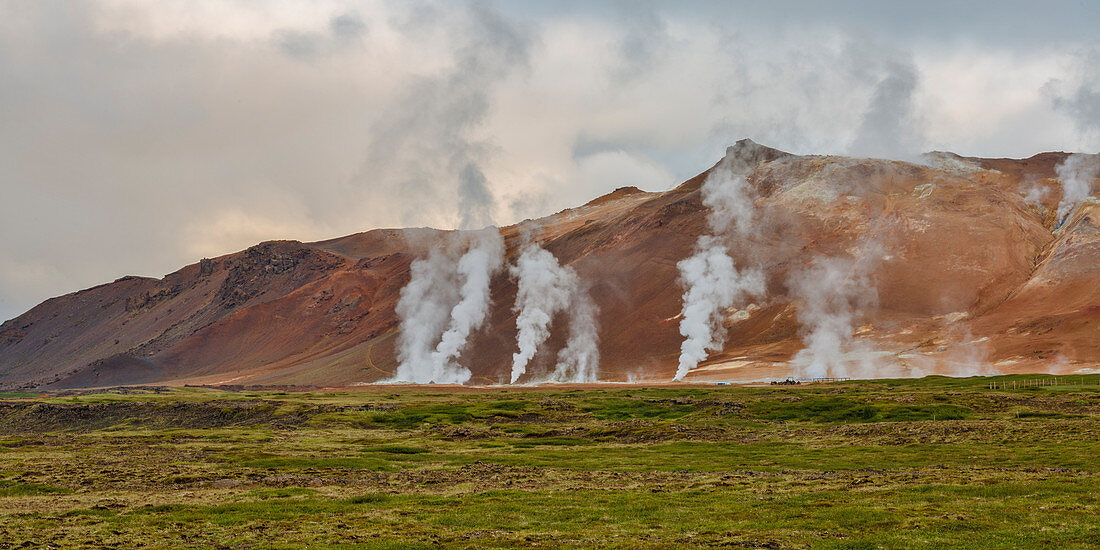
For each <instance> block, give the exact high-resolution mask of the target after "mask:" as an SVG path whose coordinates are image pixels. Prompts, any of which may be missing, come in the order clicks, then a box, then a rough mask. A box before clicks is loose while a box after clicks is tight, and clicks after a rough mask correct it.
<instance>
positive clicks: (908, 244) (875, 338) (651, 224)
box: [0, 140, 1100, 387]
mask: <svg viewBox="0 0 1100 550" xmlns="http://www.w3.org/2000/svg"><path fill="white" fill-rule="evenodd" d="M727 154H728V155H739V156H742V157H750V158H752V160H753V161H755V162H757V164H756V168H755V170H753V172H752V173H751V174H750V176H749V178H748V181H749V183H750V184H751V186H752V187H753V189H754V191H755V193H756V196H757V200H756V207H757V211H758V213H759V216H758V218H759V220H760V222H759V224H758V227H757V228H756V229H757V231H756V237H755V238H753V239H751V240H749V241H745V242H733V241H731V243H730V244H731V252H732V254H733V255H734V257H735V258H736V260H737V261H738V263H739V264H740V265H744V264H752V265H760V266H761V267H762V268H763V269H764V271H765V272H766V274H767V280H768V296H767V297H766V298H765V299H763V300H759V301H758V303H756V304H752V305H751V306H749V307H747V308H743V309H742V310H741V311H730V312H728V313H729V318H728V320H727V321H726V323H725V327H726V329H727V330H728V338H727V343H726V347H725V349H724V350H723V351H722V352H720V353H716V354H714V355H713V356H712V357H711V358H710V359H709V360H708V361H707V362H705V363H704V364H703V365H701V367H700V369H699V370H698V371H696V372H695V373H693V375H692V377H694V378H697V379H731V380H752V379H766V378H783V377H785V376H788V375H790V374H791V373H792V371H791V367H790V365H789V364H788V361H789V360H790V359H791V357H792V356H793V355H794V354H795V353H796V352H797V351H798V350H799V349H801V348H802V347H803V345H804V343H803V336H804V334H805V331H806V327H805V326H804V323H802V322H800V318H799V311H800V308H802V307H805V304H804V302H803V301H802V300H799V299H794V297H792V295H791V290H790V288H789V286H790V285H789V282H790V281H791V280H792V278H793V277H796V276H798V274H800V273H805V272H806V270H808V269H809V268H811V267H813V266H814V265H817V263H819V262H821V261H824V260H823V259H824V258H843V257H850V256H852V255H853V254H854V255H864V256H868V255H874V257H873V258H871V259H872V260H873V262H872V264H871V265H872V266H873V267H872V269H871V271H870V273H869V276H868V277H869V281H870V283H869V284H870V285H872V286H873V288H872V289H870V294H871V295H873V297H874V300H873V301H872V302H871V303H870V304H868V305H867V306H866V307H863V308H861V309H860V310H859V311H858V312H857V315H856V317H857V318H856V319H855V320H854V322H855V325H854V326H853V330H854V331H855V333H856V335H857V340H858V341H860V342H861V345H863V346H864V347H865V348H866V349H868V350H871V352H870V353H873V354H874V356H875V357H876V358H877V359H876V361H875V364H876V367H875V368H876V369H881V371H880V372H878V371H876V372H874V373H871V374H879V375H884V376H887V375H888V376H898V375H920V374H927V373H933V372H942V373H950V374H964V373H966V372H970V370H973V369H979V370H980V369H985V370H986V371H993V370H1003V371H1012V372H1016V371H1026V370H1042V371H1047V370H1054V371H1057V372H1072V371H1076V370H1079V369H1089V368H1093V367H1095V365H1096V363H1097V362H1100V345H1098V344H1097V341H1098V338H1097V337H1098V336H1100V329H1097V328H1096V327H1097V325H1100V323H1098V321H1100V290H1098V289H1100V271H1097V268H1096V267H1095V266H1096V265H1098V263H1100V262H1098V261H1100V237H1098V235H1100V229H1098V225H1097V223H1098V222H1097V220H1098V219H1100V217H1098V216H1100V209H1098V208H1100V207H1098V206H1097V205H1096V204H1095V203H1091V202H1086V204H1084V205H1082V206H1081V207H1080V208H1078V209H1077V211H1075V212H1074V213H1073V215H1072V217H1071V219H1070V221H1069V222H1067V223H1066V224H1065V227H1063V228H1060V229H1059V230H1058V231H1057V232H1054V227H1053V226H1054V223H1055V220H1054V214H1053V208H1054V207H1055V206H1056V205H1057V203H1058V200H1059V199H1060V186H1059V185H1058V182H1057V181H1055V180H1054V179H1053V178H1054V177H1055V172H1054V169H1055V166H1056V165H1057V164H1058V163H1059V162H1061V161H1062V160H1063V159H1064V158H1065V154H1063V153H1044V154H1041V155H1036V156H1035V157H1032V158H1030V159H1022V160H1014V159H972V158H963V157H958V156H955V155H951V154H947V153H936V154H932V155H930V156H929V157H928V162H927V165H916V164H909V163H903V162H891V161H883V160H867V159H851V158H845V157H826V156H794V155H789V154H786V153H782V152H780V151H776V150H774V149H768V148H765V147H761V146H759V145H756V144H754V143H752V142H750V141H747V140H746V141H742V142H738V144H737V145H735V146H734V147H731V148H730V150H729V151H727ZM708 172H709V171H708ZM708 172H704V173H703V174H700V175H699V176H697V177H695V178H692V179H691V180H689V181H687V182H685V183H684V184H682V185H680V186H679V187H677V188H675V189H672V190H670V191H667V192H664V193H646V192H642V191H638V190H636V189H633V188H626V189H621V190H618V191H616V192H614V193H612V194H609V195H607V196H605V197H601V198H599V199H596V200H594V201H592V202H590V203H588V204H586V205H584V206H581V207H578V208H574V209H569V210H565V211H562V212H559V213H557V214H554V215H552V216H548V217H546V218H543V219H541V220H538V222H539V223H540V225H541V228H542V233H541V235H540V237H541V241H542V242H543V244H544V246H545V247H546V248H547V249H548V250H550V251H551V252H552V253H553V254H554V255H555V256H556V257H557V258H558V259H559V260H560V261H561V262H562V263H563V264H570V265H572V266H573V267H574V268H575V269H576V270H577V272H578V273H579V274H580V275H581V277H582V278H584V280H586V281H587V282H588V283H589V284H590V285H591V294H592V296H593V297H594V299H595V301H596V303H597V305H598V307H599V310H600V313H599V321H600V327H601V329H600V351H601V356H602V361H601V377H602V378H604V379H610V380H623V379H627V378H639V379H657V380H659V379H668V378H670V377H671V376H672V373H673V372H674V371H675V367H676V361H677V356H678V354H679V346H680V341H681V336H680V335H679V332H678V323H679V317H678V316H679V313H680V308H681V305H682V303H681V294H682V288H681V287H680V286H679V284H678V277H679V272H678V270H677V267H676V264H677V262H679V261H680V260H682V259H684V258H685V257H687V256H688V255H690V254H691V252H692V247H693V244H694V242H695V240H696V239H697V237H698V236H699V235H700V233H702V232H703V231H704V230H705V228H706V219H705V218H706V214H707V211H706V209H705V208H704V207H703V205H702V202H701V196H700V186H701V184H702V183H703V181H704V179H705V178H706V176H707V174H708ZM1037 185H1038V186H1042V187H1043V188H1045V189H1047V191H1046V195H1045V196H1044V197H1043V198H1042V200H1041V202H1040V203H1039V204H1034V203H1028V202H1026V201H1025V200H1024V194H1025V193H1026V192H1027V190H1028V189H1031V188H1033V187H1035V186H1037ZM445 233H446V232H442V231H436V230H431V229H413V230H394V229H385V230H374V231H369V232H366V233H359V234H356V235H351V236H348V237H343V238H338V239H332V240H328V241H322V242H317V243H299V242H294V241H277V242H268V243H262V244H260V245H257V246H255V247H252V248H250V249H248V250H245V251H242V252H239V253H236V254H230V255H227V256H223V257H220V258H214V259H211V260H203V261H202V262H200V263H197V264H193V265H190V266H187V267H185V268H183V269H181V270H180V271H178V272H176V273H172V274H170V275H168V276H166V277H165V278H163V279H148V278H137V277H127V278H123V279H120V280H118V281H115V282H114V283H110V284H106V285H101V286H98V287H95V288H92V289H88V290H84V291H81V292H76V293H73V294H69V295H66V296H61V297H58V298H53V299H51V300H47V301H46V302H43V303H42V304H41V305H39V306H37V307H35V308H34V309H32V310H30V311H28V312H27V313H25V314H23V315H21V316H19V317H17V318H16V319H12V320H10V321H8V322H6V323H4V324H3V325H0V385H3V386H7V387H33V386H43V385H52V386H61V387H79V386H100V385H113V384H131V383H149V382H173V383H184V382H202V383H234V384H260V383H263V384H267V383H290V384H315V385H335V384H354V383H366V382H373V381H377V380H379V379H382V378H384V377H386V376H388V375H389V373H392V371H393V369H394V368H395V366H396V362H397V361H396V358H395V352H394V347H395V343H396V329H397V325H398V320H397V319H396V317H395V314H394V307H395V305H396V303H397V300H398V298H399V293H400V289H401V288H402V287H403V286H404V284H405V283H406V282H407V281H408V277H409V266H410V265H411V263H412V261H413V260H415V259H416V258H417V257H420V256H423V255H424V254H426V253H427V251H428V250H430V249H431V247H432V246H435V245H438V244H439V243H440V242H442V239H443V238H444V236H445ZM501 233H502V235H503V236H504V237H505V242H506V247H507V255H508V257H509V258H511V257H512V256H514V255H515V254H516V253H517V252H518V248H519V246H520V244H521V243H520V238H519V229H518V228H517V227H516V226H511V227H505V228H502V229H501ZM876 251H877V252H876ZM515 294H516V284H515V281H513V280H511V279H510V278H509V276H508V275H507V272H506V271H504V272H502V273H500V274H499V275H498V276H497V277H496V278H495V279H494V280H493V284H492V299H493V306H492V311H491V313H490V318H489V321H488V322H487V323H486V326H485V327H484V328H483V329H482V330H481V331H480V332H478V333H476V334H475V335H474V337H473V338H472V341H471V343H470V346H469V347H468V349H467V351H466V352H465V353H464V355H463V357H462V358H461V362H462V363H463V364H465V365H467V366H468V367H470V368H471V369H472V370H473V371H474V375H475V378H474V380H473V382H474V383H496V382H502V381H505V380H506V377H507V374H506V373H507V370H508V366H509V365H510V361H511V354H512V353H513V352H514V351H515V330H516V329H515V312H514V311H513V310H512V304H513V301H514V299H515ZM559 332H560V331H559ZM562 339H563V336H562V335H561V334H557V333H555V334H554V335H553V336H552V337H551V339H550V341H549V342H548V344H547V345H546V346H544V348H545V349H543V350H541V351H540V352H539V354H538V355H537V356H536V357H535V360H534V361H533V362H532V366H531V370H530V371H531V372H532V373H535V374H537V373H539V372H540V370H545V369H547V368H549V367H550V363H551V362H552V359H553V357H554V354H555V353H556V351H557V349H558V348H559V347H560V346H561V345H563V342H562ZM692 377H689V379H690V378H692Z"/></svg>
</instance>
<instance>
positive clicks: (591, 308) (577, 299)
mask: <svg viewBox="0 0 1100 550" xmlns="http://www.w3.org/2000/svg"><path fill="white" fill-rule="evenodd" d="M510 271H511V273H512V276H513V277H516V279H517V280H518V283H519V291H518V292H517V294H516V305H515V310H516V311H517V312H518V316H517V317H516V329H517V336H516V342H517V344H518V345H519V351H518V352H516V353H514V354H512V374H511V381H512V383H515V382H516V381H517V380H519V378H520V377H521V376H523V374H524V373H526V372H527V364H528V363H529V362H530V361H531V359H532V358H533V357H534V356H535V353H536V352H537V351H538V348H539V346H541V345H542V344H543V343H544V342H546V340H547V338H549V337H550V324H551V323H552V322H553V320H554V317H555V316H556V315H558V314H559V313H561V312H564V311H566V310H567V309H568V310H569V313H570V317H569V327H570V329H569V330H570V338H569V342H568V343H567V344H566V347H565V348H564V349H563V350H562V351H561V353H560V354H559V358H558V364H557V366H556V367H555V372H554V374H553V376H552V378H553V379H554V380H556V381H560V382H566V381H575V382H581V381H594V380H595V374H596V365H597V364H598V362H599V352H598V350H597V346H596V341H597V332H598V331H597V327H596V319H595V313H596V308H595V305H594V304H593V303H592V300H591V298H590V297H589V296H588V294H587V292H583V291H582V290H581V287H580V279H579V277H577V273H576V271H574V270H573V268H571V267H569V266H562V265H561V264H559V263H558V260H557V258H555V257H554V255H553V254H551V253H550V252H549V251H547V250H546V249H544V248H542V247H540V246H539V245H538V244H535V243H530V244H528V245H527V246H525V247H524V249H523V251H522V252H521V253H520V256H519V258H518V259H517V260H516V264H515V265H514V266H512V267H511V269H510Z"/></svg>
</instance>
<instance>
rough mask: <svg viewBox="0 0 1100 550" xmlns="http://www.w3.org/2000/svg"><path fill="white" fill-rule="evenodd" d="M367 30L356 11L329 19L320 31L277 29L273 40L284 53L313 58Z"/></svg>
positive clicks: (347, 42) (359, 35)
mask: <svg viewBox="0 0 1100 550" xmlns="http://www.w3.org/2000/svg"><path fill="white" fill-rule="evenodd" d="M366 32H367V25H366V23H364V22H363V19H362V18H361V17H360V16H359V15H358V14H356V13H351V12H349V13H344V14H341V15H338V16H335V17H333V18H332V19H330V20H329V23H328V28H327V29H325V30H324V31H323V32H322V31H301V30H287V29H283V30H278V31H275V33H274V36H273V38H274V42H275V44H276V45H277V46H278V48H279V50H281V51H282V52H283V53H284V54H286V55H288V56H290V57H293V58H298V59H301V60H307V61H308V60H313V59H315V58H317V57H319V56H322V55H327V54H332V53H334V52H336V51H338V50H339V49H340V48H342V47H345V46H347V45H349V44H350V43H352V42H353V41H355V40H357V39H359V38H361V37H362V36H363V35H364V34H365V33H366Z"/></svg>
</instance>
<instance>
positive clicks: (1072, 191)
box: [1055, 153, 1100, 224]
mask: <svg viewBox="0 0 1100 550" xmlns="http://www.w3.org/2000/svg"><path fill="white" fill-rule="evenodd" d="M1055 172H1056V173H1057V174H1058V180H1059V181H1061V182H1062V200H1061V201H1059V202H1058V223H1059V224H1061V223H1063V222H1064V221H1065V219H1066V217H1067V216H1069V214H1070V213H1071V212H1073V209H1074V208H1077V205H1078V204H1081V201H1083V200H1085V199H1086V198H1088V197H1089V196H1090V195H1092V181H1093V180H1094V179H1096V177H1097V176H1098V175H1100V156H1097V155H1083V154H1080V153H1074V154H1072V155H1069V156H1068V157H1066V158H1065V160H1063V161H1062V162H1061V164H1059V165H1058V166H1057V167H1056V168H1055Z"/></svg>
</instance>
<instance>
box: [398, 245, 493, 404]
mask: <svg viewBox="0 0 1100 550" xmlns="http://www.w3.org/2000/svg"><path fill="white" fill-rule="evenodd" d="M470 239H471V240H470V242H469V245H468V248H467V249H466V251H465V252H464V253H463V254H462V256H461V257H459V258H457V261H456V256H457V252H456V250H455V247H453V246H452V247H449V248H448V249H447V250H444V251H441V250H433V251H432V252H431V254H429V256H428V257H427V258H425V259H422V260H416V261H414V262H413V264H412V276H411V279H410V280H409V283H408V284H407V285H406V286H405V288H403V289H401V299H400V301H399V302H398V304H397V314H398V316H399V317H400V319H401V332H400V336H399V350H398V359H400V361H401V363H400V365H398V367H397V371H396V372H395V373H394V378H393V381H400V382H412V383H417V384H427V383H432V382H434V383H437V384H464V383H466V382H467V381H469V379H470V374H471V373H470V370H469V369H467V368H466V367H463V366H462V365H459V364H457V363H456V362H455V360H456V359H457V358H458V356H459V354H460V353H461V352H462V350H463V349H464V348H465V347H466V343H467V340H468V339H469V337H470V333H471V332H473V331H474V330H476V329H477V328H479V327H481V325H482V324H483V323H484V322H485V317H486V315H487V314H488V311H489V283H490V281H491V279H492V277H493V275H494V274H495V273H496V272H497V271H499V270H500V268H501V262H502V257H503V254H504V246H503V241H502V240H501V238H500V234H499V233H498V232H497V230H496V229H495V228H486V229H483V230H480V231H477V232H474V233H473V234H472V236H470ZM433 348H434V349H433Z"/></svg>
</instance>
